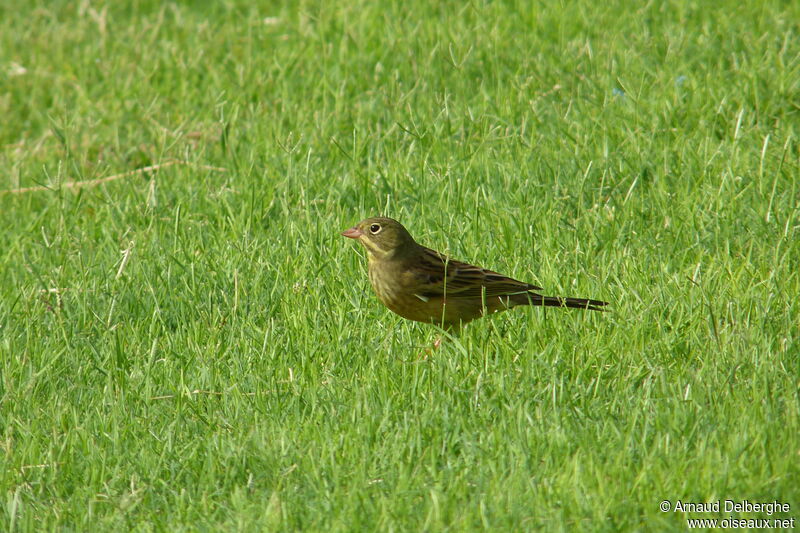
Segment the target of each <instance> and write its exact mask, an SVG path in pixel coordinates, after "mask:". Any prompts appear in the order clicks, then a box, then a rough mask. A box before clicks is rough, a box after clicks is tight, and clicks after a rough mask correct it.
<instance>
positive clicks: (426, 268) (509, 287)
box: [413, 248, 541, 298]
mask: <svg viewBox="0 0 800 533" xmlns="http://www.w3.org/2000/svg"><path fill="white" fill-rule="evenodd" d="M413 276H414V281H415V283H416V284H417V286H416V288H415V289H416V290H415V293H416V294H417V295H418V296H420V297H423V298H434V297H444V296H447V298H484V297H485V298H489V297H493V296H509V295H512V294H520V293H524V292H527V291H536V290H541V287H537V286H536V285H531V284H530V283H524V282H522V281H517V280H515V279H512V278H509V277H507V276H504V275H502V274H498V273H497V272H493V271H491V270H486V269H485V268H481V267H478V266H475V265H470V264H468V263H463V262H461V261H456V260H454V259H450V258H448V257H447V256H445V255H444V254H441V253H439V252H437V251H435V250H431V249H430V248H424V249H423V250H422V251H421V253H420V257H419V260H418V261H415V263H414V266H413Z"/></svg>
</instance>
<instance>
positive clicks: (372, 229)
mask: <svg viewBox="0 0 800 533" xmlns="http://www.w3.org/2000/svg"><path fill="white" fill-rule="evenodd" d="M380 230H381V225H380V224H373V225H371V226H370V227H369V231H370V233H372V234H373V235H376V234H377V233H378V232H379V231H380Z"/></svg>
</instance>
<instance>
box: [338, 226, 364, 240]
mask: <svg viewBox="0 0 800 533" xmlns="http://www.w3.org/2000/svg"><path fill="white" fill-rule="evenodd" d="M342 235H344V236H345V237H348V238H350V239H358V238H359V237H361V236H362V235H364V232H363V231H361V230H360V229H358V228H357V227H355V226H353V227H352V228H350V229H346V230H344V231H343V232H342Z"/></svg>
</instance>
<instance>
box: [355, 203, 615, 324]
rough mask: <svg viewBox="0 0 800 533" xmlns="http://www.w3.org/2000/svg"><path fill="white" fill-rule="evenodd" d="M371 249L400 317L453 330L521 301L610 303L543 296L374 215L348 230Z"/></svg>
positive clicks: (378, 278) (376, 281)
mask: <svg viewBox="0 0 800 533" xmlns="http://www.w3.org/2000/svg"><path fill="white" fill-rule="evenodd" d="M342 235H344V236H345V237H349V238H351V239H358V241H359V242H361V244H363V245H364V247H365V248H366V250H367V256H368V259H369V280H370V283H371V284H372V288H373V289H374V290H375V294H377V296H378V299H380V301H381V302H383V304H384V305H386V307H388V308H389V309H390V310H392V311H394V312H395V313H397V314H398V315H400V316H402V317H404V318H408V319H410V320H416V321H419V322H431V323H434V324H438V325H440V326H442V327H444V328H447V329H458V328H459V327H460V326H461V325H463V324H466V323H467V322H469V321H471V320H474V319H476V318H479V317H481V316H483V315H484V314H486V313H487V312H490V313H491V312H497V311H504V310H506V309H510V308H512V307H516V306H518V305H544V306H552V307H570V308H576V309H590V310H592V311H601V310H602V309H601V307H603V306H605V305H607V302H603V301H600V300H590V299H587V298H562V297H560V296H542V295H541V294H538V293H537V292H535V291H540V290H542V289H541V287H537V286H535V285H531V284H530V283H525V282H522V281H517V280H515V279H512V278H509V277H507V276H504V275H502V274H498V273H497V272H493V271H491V270H486V269H484V268H481V267H478V266H474V265H470V264H467V263H463V262H461V261H455V260H453V259H450V258H448V257H446V256H445V255H443V254H441V253H439V252H437V251H435V250H431V249H430V248H426V247H424V246H422V245H420V244H418V243H417V242H416V241H415V240H414V238H413V237H411V234H409V233H408V231H407V230H406V229H405V228H404V227H403V226H402V225H401V224H400V223H399V222H397V221H396V220H393V219H391V218H387V217H372V218H368V219H365V220H362V221H361V222H359V223H358V224H356V225H355V226H354V227H352V228H350V229H348V230H346V231H344V232H342Z"/></svg>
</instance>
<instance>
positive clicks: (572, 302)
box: [528, 293, 608, 311]
mask: <svg viewBox="0 0 800 533" xmlns="http://www.w3.org/2000/svg"><path fill="white" fill-rule="evenodd" d="M528 298H529V300H530V304H531V305H544V306H547V307H570V308H572V309H589V310H590V311H605V309H603V307H604V306H606V305H608V302H604V301H602V300H590V299H589V298H562V297H561V296H542V295H541V294H535V293H528Z"/></svg>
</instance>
